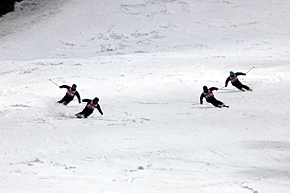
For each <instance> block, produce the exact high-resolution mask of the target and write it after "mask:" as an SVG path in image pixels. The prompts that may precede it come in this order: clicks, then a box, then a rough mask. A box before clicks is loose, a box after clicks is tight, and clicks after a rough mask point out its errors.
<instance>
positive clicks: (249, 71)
mask: <svg viewBox="0 0 290 193" xmlns="http://www.w3.org/2000/svg"><path fill="white" fill-rule="evenodd" d="M254 68H255V66H253V67H252V68H251V69H250V70H248V71H247V72H246V74H248V73H249V72H250V71H251V70H253V69H254Z"/></svg>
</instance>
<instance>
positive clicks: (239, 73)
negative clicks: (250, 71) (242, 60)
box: [235, 72, 246, 76]
mask: <svg viewBox="0 0 290 193" xmlns="http://www.w3.org/2000/svg"><path fill="white" fill-rule="evenodd" d="M235 74H236V75H237V76H239V75H243V76H246V74H245V73H242V72H236V73H235Z"/></svg>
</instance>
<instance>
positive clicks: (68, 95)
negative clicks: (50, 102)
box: [58, 84, 81, 105]
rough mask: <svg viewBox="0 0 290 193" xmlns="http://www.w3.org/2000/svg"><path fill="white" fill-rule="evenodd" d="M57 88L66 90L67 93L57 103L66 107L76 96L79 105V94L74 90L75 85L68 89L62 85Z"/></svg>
mask: <svg viewBox="0 0 290 193" xmlns="http://www.w3.org/2000/svg"><path fill="white" fill-rule="evenodd" d="M59 88H66V89H67V92H66V94H65V96H64V97H63V98H62V99H61V100H60V101H58V103H62V104H64V105H67V104H68V103H70V102H71V101H72V100H73V99H74V96H77V97H78V100H79V103H81V97H80V94H79V93H78V91H77V90H76V88H77V85H75V84H73V85H72V87H70V86H68V85H62V86H59Z"/></svg>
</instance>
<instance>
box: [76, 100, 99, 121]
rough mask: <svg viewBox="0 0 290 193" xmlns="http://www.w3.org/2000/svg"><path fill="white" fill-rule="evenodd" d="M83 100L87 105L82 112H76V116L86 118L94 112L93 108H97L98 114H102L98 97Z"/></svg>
mask: <svg viewBox="0 0 290 193" xmlns="http://www.w3.org/2000/svg"><path fill="white" fill-rule="evenodd" d="M83 102H86V103H87V105H86V106H85V108H84V109H83V111H82V112H79V113H77V114H76V116H77V118H87V117H88V116H90V115H91V114H92V113H93V112H94V110H95V109H98V111H99V112H100V114H101V115H103V112H102V109H101V106H100V105H99V98H97V97H95V98H94V99H93V100H91V99H83Z"/></svg>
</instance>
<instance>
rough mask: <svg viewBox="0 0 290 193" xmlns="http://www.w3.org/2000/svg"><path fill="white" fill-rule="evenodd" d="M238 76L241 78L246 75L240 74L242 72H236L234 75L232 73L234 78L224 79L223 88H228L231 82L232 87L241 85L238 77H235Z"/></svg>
mask: <svg viewBox="0 0 290 193" xmlns="http://www.w3.org/2000/svg"><path fill="white" fill-rule="evenodd" d="M239 75H243V76H245V75H246V74H245V73H242V72H236V73H234V76H232V77H231V76H229V77H228V78H227V79H226V83H225V87H227V86H228V83H229V81H231V82H232V85H240V84H242V83H241V82H240V81H239V79H238V77H237V76H239Z"/></svg>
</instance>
